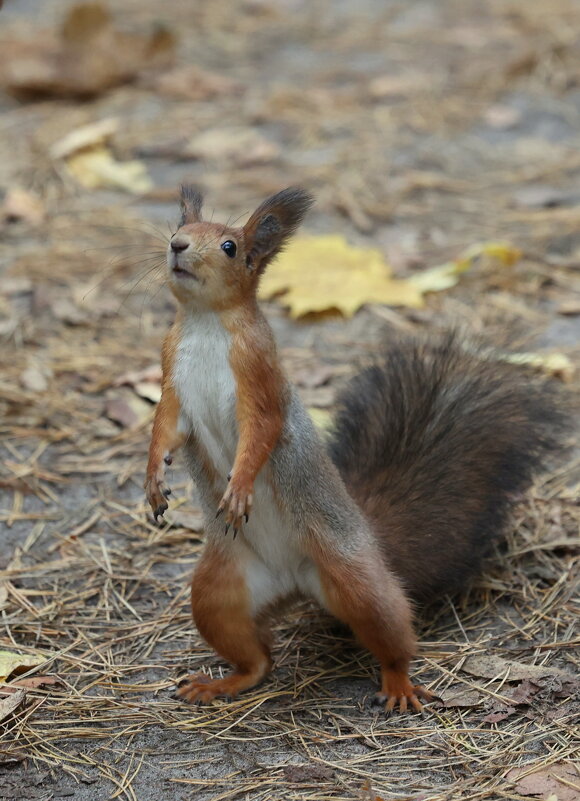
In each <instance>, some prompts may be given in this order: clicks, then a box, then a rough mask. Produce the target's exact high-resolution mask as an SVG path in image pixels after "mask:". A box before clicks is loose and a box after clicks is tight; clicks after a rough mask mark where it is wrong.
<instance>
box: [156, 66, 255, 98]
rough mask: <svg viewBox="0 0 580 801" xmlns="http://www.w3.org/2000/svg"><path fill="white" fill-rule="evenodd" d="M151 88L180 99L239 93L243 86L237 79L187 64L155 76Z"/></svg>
mask: <svg viewBox="0 0 580 801" xmlns="http://www.w3.org/2000/svg"><path fill="white" fill-rule="evenodd" d="M152 88H153V89H154V90H156V91H157V92H159V93H160V94H163V95H167V96H168V97H175V98H178V99H180V100H212V99H213V98H215V97H223V96H224V95H238V96H239V95H241V94H242V92H243V90H244V87H243V85H242V84H240V83H239V82H238V81H234V80H232V79H231V78H227V77H226V76H225V75H218V73H215V72H209V71H207V70H203V69H201V68H200V67H197V66H196V65H194V64H189V65H188V66H186V67H178V68H177V69H174V70H170V71H169V72H166V73H164V74H163V75H160V76H159V77H157V78H156V79H155V81H154V83H153V86H152Z"/></svg>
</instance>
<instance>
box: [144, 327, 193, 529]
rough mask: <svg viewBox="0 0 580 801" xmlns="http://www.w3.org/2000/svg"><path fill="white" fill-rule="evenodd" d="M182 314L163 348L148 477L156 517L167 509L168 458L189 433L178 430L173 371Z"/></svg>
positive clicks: (148, 488)
mask: <svg viewBox="0 0 580 801" xmlns="http://www.w3.org/2000/svg"><path fill="white" fill-rule="evenodd" d="M179 335H180V325H179V318H178V319H177V320H176V322H175V323H174V325H173V326H172V327H171V329H170V330H169V332H168V333H167V336H166V337H165V340H164V342H163V348H162V351H161V369H162V372H163V378H162V382H161V400H160V401H159V403H158V404H157V409H156V410H155V419H154V421H153V433H152V435H151V443H150V445H149V460H148V463H147V473H146V477H145V491H146V494H147V500H148V501H149V503H150V505H151V508H152V510H153V514H154V515H155V517H157V515H159V514H163V512H164V511H165V510H166V509H167V501H166V497H167V494H169V492H170V491H169V490H168V487H166V486H165V483H164V479H165V465H166V462H165V460H166V459H171V457H172V454H173V453H174V452H175V451H176V450H177V449H178V448H179V447H181V445H182V444H183V442H184V439H185V437H184V436H183V435H182V434H180V433H179V432H178V431H177V423H178V421H179V400H178V398H177V395H176V394H175V390H174V388H173V385H172V383H171V374H172V371H173V364H174V361H175V351H176V348H177V343H178V341H179Z"/></svg>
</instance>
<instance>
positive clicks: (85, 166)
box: [66, 146, 153, 195]
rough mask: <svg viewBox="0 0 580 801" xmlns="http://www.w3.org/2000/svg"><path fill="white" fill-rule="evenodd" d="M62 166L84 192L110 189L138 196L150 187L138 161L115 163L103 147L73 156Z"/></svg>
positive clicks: (151, 184) (107, 150) (151, 183)
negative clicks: (84, 189) (81, 186)
mask: <svg viewBox="0 0 580 801" xmlns="http://www.w3.org/2000/svg"><path fill="white" fill-rule="evenodd" d="M66 165H67V169H68V171H69V172H70V174H71V175H72V176H73V177H74V178H76V180H77V181H78V182H79V183H80V184H82V185H83V186H86V187H87V188H88V189H98V188H100V187H113V188H115V189H122V190H123V191H125V192H131V193H133V194H135V195H141V194H143V193H145V192H148V191H149V190H150V189H152V188H153V182H152V181H151V178H150V177H149V175H148V173H147V168H146V166H145V164H143V162H142V161H137V160H136V159H133V160H131V161H117V160H116V159H115V158H114V156H113V154H112V153H111V151H110V150H109V149H108V148H106V147H104V146H101V147H96V148H92V149H90V150H82V151H80V152H78V153H75V154H74V155H72V156H69V158H68V159H67V161H66Z"/></svg>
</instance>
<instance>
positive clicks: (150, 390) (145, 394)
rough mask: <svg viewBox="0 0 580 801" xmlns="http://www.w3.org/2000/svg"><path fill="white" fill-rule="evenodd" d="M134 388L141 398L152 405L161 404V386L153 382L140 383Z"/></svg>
mask: <svg viewBox="0 0 580 801" xmlns="http://www.w3.org/2000/svg"><path fill="white" fill-rule="evenodd" d="M133 388H134V390H135V392H136V393H137V395H139V397H140V398H144V399H145V400H148V401H151V403H159V401H160V400H161V385H160V384H155V383H153V382H152V381H139V382H138V383H137V384H135V386H134V387H133Z"/></svg>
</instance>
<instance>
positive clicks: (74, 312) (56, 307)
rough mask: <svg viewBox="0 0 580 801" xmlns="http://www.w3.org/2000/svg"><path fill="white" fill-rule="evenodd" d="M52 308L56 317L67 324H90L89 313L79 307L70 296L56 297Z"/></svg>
mask: <svg viewBox="0 0 580 801" xmlns="http://www.w3.org/2000/svg"><path fill="white" fill-rule="evenodd" d="M51 310H52V313H53V315H54V316H55V317H56V319H57V320H60V321H61V323H66V325H72V326H75V325H88V323H89V320H90V318H89V316H88V314H87V313H86V312H85V311H83V310H82V309H79V307H78V306H76V305H75V304H74V303H73V302H72V300H70V299H69V298H64V297H61V298H56V300H54V301H53V302H52V303H51Z"/></svg>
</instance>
